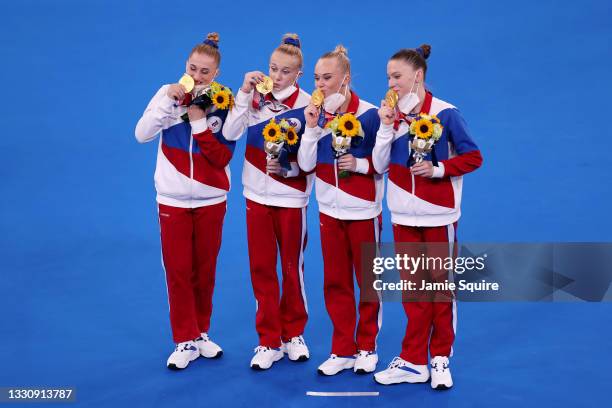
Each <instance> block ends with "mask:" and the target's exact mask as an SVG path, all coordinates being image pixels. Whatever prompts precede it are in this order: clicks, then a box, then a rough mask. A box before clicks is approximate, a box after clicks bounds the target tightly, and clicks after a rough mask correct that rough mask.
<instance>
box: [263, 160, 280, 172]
mask: <svg viewBox="0 0 612 408" xmlns="http://www.w3.org/2000/svg"><path fill="white" fill-rule="evenodd" d="M266 172H267V173H268V174H281V165H280V163H279V161H278V159H268V161H267V163H266Z"/></svg>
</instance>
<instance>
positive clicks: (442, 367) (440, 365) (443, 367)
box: [431, 361, 448, 372]
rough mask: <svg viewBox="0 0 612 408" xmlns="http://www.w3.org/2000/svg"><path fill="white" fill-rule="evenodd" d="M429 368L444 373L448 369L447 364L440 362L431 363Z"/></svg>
mask: <svg viewBox="0 0 612 408" xmlns="http://www.w3.org/2000/svg"><path fill="white" fill-rule="evenodd" d="M431 368H433V369H434V370H436V371H441V372H444V371H446V369H447V368H448V363H446V362H441V361H432V362H431Z"/></svg>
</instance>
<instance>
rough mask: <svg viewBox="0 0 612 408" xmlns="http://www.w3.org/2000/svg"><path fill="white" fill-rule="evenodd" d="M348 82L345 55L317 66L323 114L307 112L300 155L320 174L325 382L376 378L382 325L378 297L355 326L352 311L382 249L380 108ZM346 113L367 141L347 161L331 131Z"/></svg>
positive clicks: (305, 166)
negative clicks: (370, 263) (374, 248)
mask: <svg viewBox="0 0 612 408" xmlns="http://www.w3.org/2000/svg"><path fill="white" fill-rule="evenodd" d="M350 80H351V71H350V61H349V59H348V56H347V52H346V49H345V48H344V47H342V46H338V47H336V49H335V50H334V51H331V52H328V53H326V54H324V55H323V56H322V57H321V58H320V59H319V60H318V62H317V64H316V67H315V86H316V87H317V88H318V89H319V90H321V91H322V92H323V95H324V97H325V98H324V102H323V109H322V111H321V110H320V109H319V108H317V107H316V106H315V105H314V104H310V105H309V106H308V107H307V108H306V110H305V116H306V130H305V132H304V136H303V137H302V143H301V145H300V149H299V152H298V162H299V165H300V167H301V168H302V170H304V171H311V170H313V169H315V172H316V182H315V183H316V187H315V188H316V196H317V201H318V204H319V212H320V214H319V221H320V229H321V248H322V251H323V264H324V296H325V305H326V307H327V311H328V313H329V316H330V318H331V321H332V324H333V336H332V347H331V356H330V358H329V359H327V360H326V361H325V362H324V363H323V364H321V365H320V366H319V373H321V374H324V375H334V374H337V373H339V372H340V371H342V370H344V369H351V368H352V369H353V370H354V371H355V372H358V373H366V372H372V371H374V370H375V368H376V363H377V361H378V356H377V354H376V337H377V334H378V331H379V328H380V323H381V318H382V317H381V316H382V314H381V312H382V310H381V304H380V302H379V299H378V297H377V294H376V293H373V294H370V299H369V300H370V301H360V302H359V307H358V309H359V320H358V323H357V316H356V311H355V294H354V289H353V274H355V275H356V277H357V283H358V284H359V285H360V287H361V292H362V295H363V292H364V290H365V287H366V286H367V285H363V284H362V272H363V271H362V265H361V255H362V248H361V244H362V243H364V242H365V243H372V244H374V245H375V244H376V243H377V242H378V241H379V235H380V228H381V200H382V195H383V183H384V181H383V179H382V176H381V175H379V174H377V173H376V172H375V169H374V166H373V164H372V148H373V147H374V142H375V135H376V131H377V130H378V127H379V124H380V119H379V117H378V114H377V108H376V107H375V106H374V105H372V104H370V103H368V102H366V101H363V100H361V99H359V97H358V96H357V94H356V93H355V92H354V91H352V90H351V88H350ZM345 113H351V114H353V115H354V116H355V117H356V118H357V120H358V121H359V122H360V123H361V128H362V130H363V134H364V137H363V140H362V141H361V143H360V144H359V145H357V146H353V147H351V149H350V151H349V152H348V153H347V154H344V155H342V156H340V157H336V154H335V153H334V151H332V135H331V130H330V128H329V126H327V125H328V124H329V123H330V121H331V120H332V119H333V118H334V117H335V116H336V115H340V114H345ZM341 172H349V176H348V177H341V176H340V174H341ZM372 296H373V297H374V299H372ZM362 300H363V296H362ZM356 326H357V333H356V337H355V327H356Z"/></svg>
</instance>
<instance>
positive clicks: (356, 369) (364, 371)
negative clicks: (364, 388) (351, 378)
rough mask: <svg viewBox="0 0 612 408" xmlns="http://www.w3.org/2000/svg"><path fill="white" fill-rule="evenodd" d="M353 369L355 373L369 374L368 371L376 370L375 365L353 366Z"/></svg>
mask: <svg viewBox="0 0 612 408" xmlns="http://www.w3.org/2000/svg"><path fill="white" fill-rule="evenodd" d="M353 371H355V373H356V374H370V373H373V372H374V371H376V366H374V367H372V368H370V369H368V368H366V367H359V368H357V367H354V368H353Z"/></svg>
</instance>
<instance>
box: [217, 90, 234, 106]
mask: <svg viewBox="0 0 612 408" xmlns="http://www.w3.org/2000/svg"><path fill="white" fill-rule="evenodd" d="M230 97H231V96H230V94H229V93H228V92H227V91H226V90H225V89H222V90H220V91H219V92H217V93H215V94H213V97H212V101H213V104H214V105H215V106H216V107H217V109H227V108H229V106H230Z"/></svg>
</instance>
